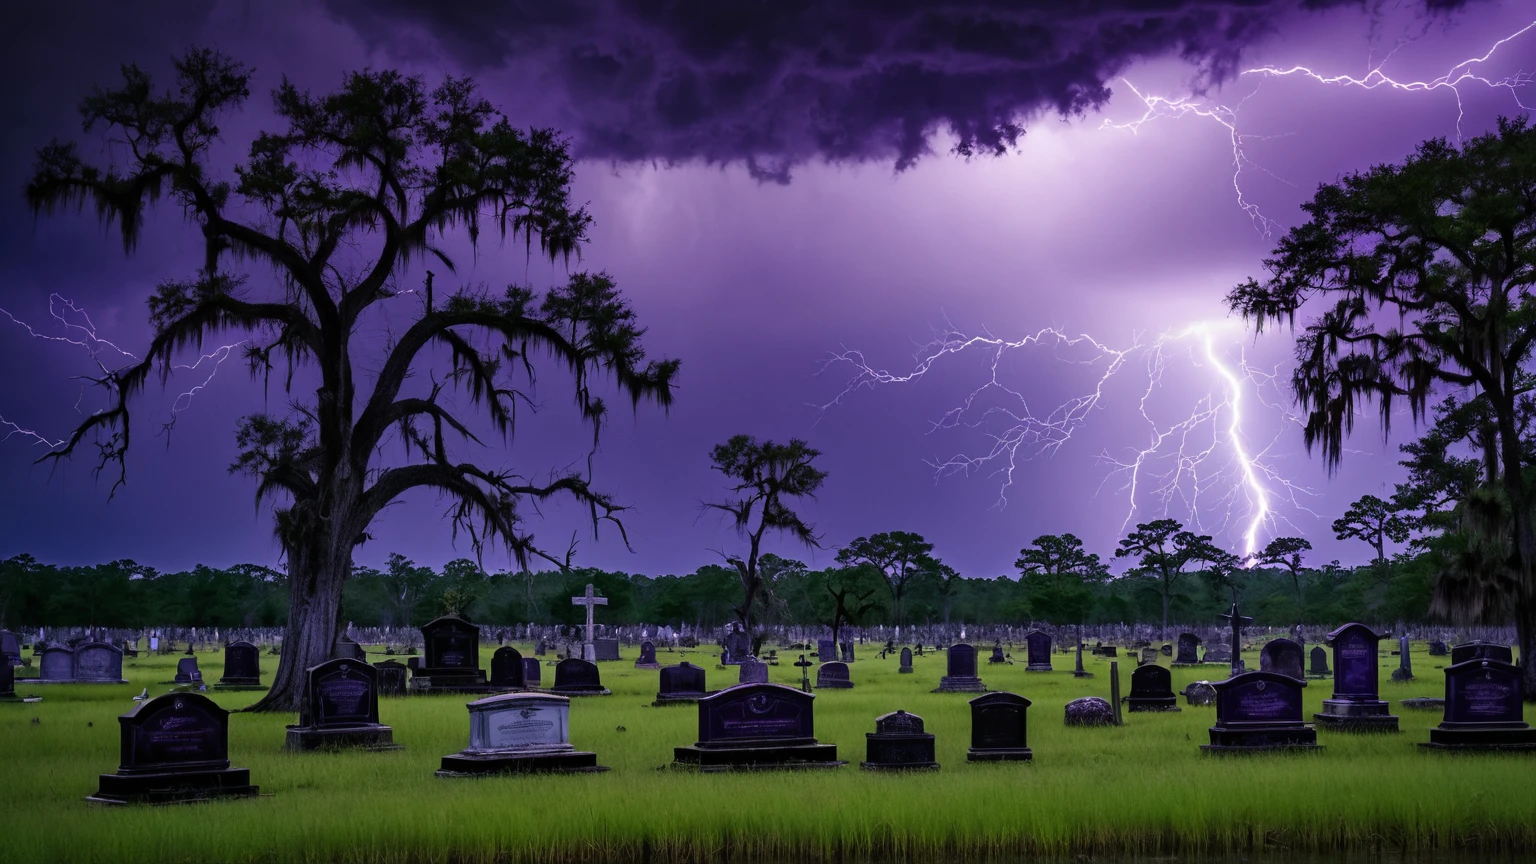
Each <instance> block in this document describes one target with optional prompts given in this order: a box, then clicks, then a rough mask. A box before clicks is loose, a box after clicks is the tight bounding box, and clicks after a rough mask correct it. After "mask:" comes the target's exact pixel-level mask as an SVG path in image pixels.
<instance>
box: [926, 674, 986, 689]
mask: <svg viewBox="0 0 1536 864" xmlns="http://www.w3.org/2000/svg"><path fill="white" fill-rule="evenodd" d="M929 692H931V693H985V692H987V685H985V684H983V683H981V679H980V678H975V677H959V676H955V677H951V676H949V675H945V676H944V677H943V678H940V679H939V688H938V689H937V690H931V691H929Z"/></svg>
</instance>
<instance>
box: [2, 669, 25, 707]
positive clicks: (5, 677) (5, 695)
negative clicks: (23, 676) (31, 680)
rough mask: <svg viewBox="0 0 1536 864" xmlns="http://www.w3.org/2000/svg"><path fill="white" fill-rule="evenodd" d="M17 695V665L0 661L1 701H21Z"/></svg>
mask: <svg viewBox="0 0 1536 864" xmlns="http://www.w3.org/2000/svg"><path fill="white" fill-rule="evenodd" d="M20 701H21V697H19V696H17V695H16V667H14V666H12V665H11V664H9V663H0V702H20Z"/></svg>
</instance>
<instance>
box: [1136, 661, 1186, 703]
mask: <svg viewBox="0 0 1536 864" xmlns="http://www.w3.org/2000/svg"><path fill="white" fill-rule="evenodd" d="M1125 701H1126V704H1127V705H1129V706H1130V710H1131V711H1177V710H1179V697H1178V696H1176V695H1174V692H1173V673H1172V672H1169V671H1168V670H1167V669H1164V668H1163V667H1161V666H1158V665H1156V664H1155V663H1149V664H1147V665H1145V666H1137V667H1136V669H1135V671H1133V672H1132V673H1131V695H1129V696H1127V697H1125Z"/></svg>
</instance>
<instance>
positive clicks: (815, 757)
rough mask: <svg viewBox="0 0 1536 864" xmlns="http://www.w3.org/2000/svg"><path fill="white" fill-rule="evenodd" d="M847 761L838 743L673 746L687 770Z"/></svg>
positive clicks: (675, 763)
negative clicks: (838, 748) (841, 759)
mask: <svg viewBox="0 0 1536 864" xmlns="http://www.w3.org/2000/svg"><path fill="white" fill-rule="evenodd" d="M847 764H848V763H847V762H839V761H838V759H837V745H836V744H819V743H816V741H815V739H812V740H811V743H809V744H794V745H789V746H777V747H776V746H772V745H765V746H761V747H700V746H698V745H697V744H693V745H690V746H688V747H674V748H672V767H673V768H676V769H681V770H685V771H702V772H714V771H771V770H780V769H811V768H841V767H842V766H844V765H847Z"/></svg>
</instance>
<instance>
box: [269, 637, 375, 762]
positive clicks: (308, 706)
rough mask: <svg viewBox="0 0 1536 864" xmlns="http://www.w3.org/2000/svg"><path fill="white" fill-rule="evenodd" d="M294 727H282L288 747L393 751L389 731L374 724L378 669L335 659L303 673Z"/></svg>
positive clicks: (357, 662)
mask: <svg viewBox="0 0 1536 864" xmlns="http://www.w3.org/2000/svg"><path fill="white" fill-rule="evenodd" d="M305 675H306V677H305V688H304V704H303V710H301V711H300V712H299V722H298V725H295V726H289V727H288V735H287V740H286V742H285V745H284V746H285V747H286V748H287V749H289V750H299V751H303V750H333V749H344V748H356V749H365V750H399V749H401V748H400V746H399V745H397V744H395V739H394V730H393V729H391V728H390V727H388V726H385V725H384V724H382V723H380V722H379V670H377V669H375V668H374V667H372V666H370V665H368V664H367V663H364V662H363V661H361V660H352V659H349V658H345V657H338V658H337V659H335V660H329V661H326V662H325V663H321V664H320V665H318V666H311V667H310V668H309V669H308V670H307V671H306V673H305Z"/></svg>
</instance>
